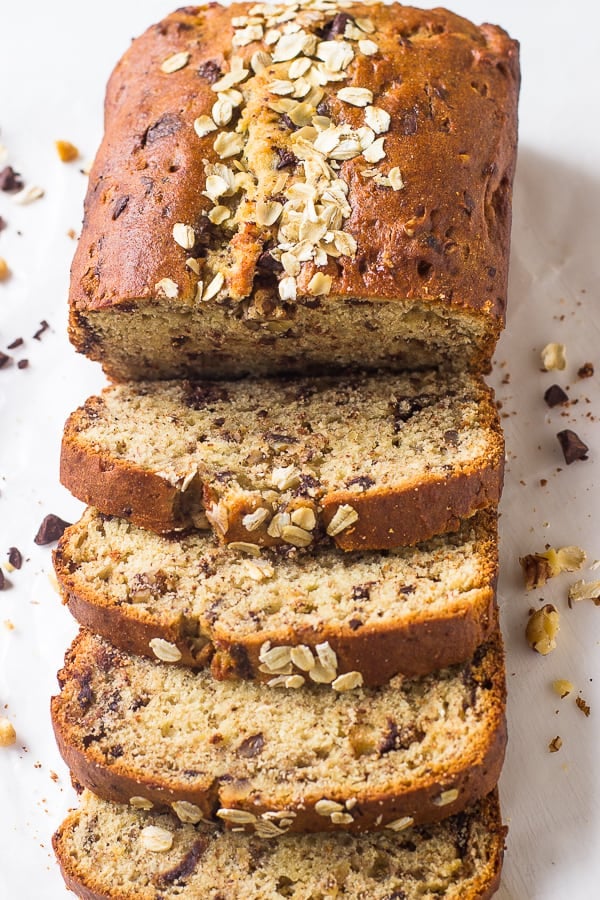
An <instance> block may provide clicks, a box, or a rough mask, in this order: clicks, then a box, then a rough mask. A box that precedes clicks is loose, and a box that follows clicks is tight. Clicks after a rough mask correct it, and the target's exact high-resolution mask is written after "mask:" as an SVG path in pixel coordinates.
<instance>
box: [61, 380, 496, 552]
mask: <svg viewBox="0 0 600 900" xmlns="http://www.w3.org/2000/svg"><path fill="white" fill-rule="evenodd" d="M503 466H504V443H503V436H502V432H501V429H500V424H499V421H498V414H497V411H496V408H495V405H494V402H493V394H492V392H491V390H490V389H489V388H488V387H487V386H486V385H485V384H484V383H483V381H482V380H481V378H479V377H478V376H472V375H466V374H464V373H463V374H457V375H452V376H448V377H444V376H443V375H439V374H437V373H435V372H432V371H429V372H424V373H423V372H419V373H413V374H412V375H410V374H408V375H407V374H397V375H372V376H365V375H355V376H351V377H349V376H343V377H337V378H319V379H314V378H313V379H310V378H309V379H294V380H284V379H274V380H265V381H261V380H252V379H250V380H246V381H235V382H218V383H216V382H202V383H195V382H143V383H141V384H137V385H136V384H129V385H122V386H113V387H111V388H108V389H107V390H106V391H104V393H103V394H101V395H100V396H98V397H92V398H91V399H89V400H88V401H87V402H86V404H85V405H84V406H83V407H81V408H80V409H79V410H77V411H76V412H75V413H73V415H71V417H70V418H69V420H68V421H67V424H66V427H65V433H64V440H63V447H62V458H61V479H62V482H63V484H64V485H65V486H66V487H68V488H69V489H70V490H71V491H72V492H73V493H74V494H75V496H76V497H78V498H79V499H80V500H84V501H85V502H86V503H89V504H90V505H91V506H95V507H97V508H98V509H99V510H101V511H102V512H104V513H107V514H109V515H117V516H121V517H124V518H128V519H131V521H133V522H134V523H136V524H138V525H141V526H142V527H144V528H150V529H152V530H154V531H158V532H168V531H171V530H173V529H179V528H185V527H189V526H190V525H196V526H198V527H200V528H206V527H207V524H208V523H207V521H206V518H205V514H206V516H208V519H209V520H210V523H211V525H212V526H213V528H214V530H215V532H216V533H217V535H218V536H219V537H220V538H221V539H222V540H224V541H226V542H228V543H230V542H242V543H244V544H247V545H248V547H247V549H248V550H249V552H252V550H253V549H254V551H257V550H258V546H257V545H274V544H282V543H284V544H285V543H287V544H288V545H292V546H308V545H310V544H312V543H313V541H315V540H317V539H319V538H320V537H322V536H325V537H328V536H331V537H333V539H334V541H335V542H336V544H337V545H338V546H340V547H342V548H343V549H344V550H355V549H359V550H360V549H384V548H387V547H397V546H406V545H410V544H415V543H417V542H418V541H424V540H428V539H429V538H430V537H432V536H433V535H436V534H440V533H442V532H446V531H452V530H455V529H456V528H458V525H459V521H460V519H461V518H463V517H468V516H471V515H472V514H473V513H475V512H476V511H477V510H478V509H484V508H487V507H491V506H495V505H496V504H497V502H498V499H499V496H500V491H501V487H502V475H503Z"/></svg>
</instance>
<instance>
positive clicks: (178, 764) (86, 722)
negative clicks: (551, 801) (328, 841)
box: [52, 632, 506, 832]
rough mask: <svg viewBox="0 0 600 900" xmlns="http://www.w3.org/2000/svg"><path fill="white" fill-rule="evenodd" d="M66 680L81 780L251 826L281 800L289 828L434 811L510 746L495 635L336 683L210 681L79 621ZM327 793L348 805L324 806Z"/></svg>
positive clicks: (68, 729) (486, 779) (61, 730)
mask: <svg viewBox="0 0 600 900" xmlns="http://www.w3.org/2000/svg"><path fill="white" fill-rule="evenodd" d="M59 680H60V684H61V693H60V695H59V696H57V697H55V698H54V699H53V703H52V712H53V723H54V728H55V733H56V736H57V740H58V744H59V748H60V750H61V753H62V754H63V757H64V759H65V761H66V762H67V764H68V765H69V766H70V768H71V769H72V771H73V774H74V776H75V778H76V779H77V781H78V782H79V783H80V784H82V785H84V786H86V787H89V788H91V789H92V790H94V791H95V792H96V793H97V794H98V795H100V796H103V797H105V798H106V799H112V800H117V801H120V802H127V801H129V799H130V798H131V797H144V798H145V799H147V800H150V801H152V802H153V803H155V804H158V806H161V807H164V806H165V805H171V804H172V803H174V802H179V801H186V802H188V803H192V804H194V805H195V806H197V807H198V808H199V809H200V811H201V813H202V816H203V817H204V818H207V819H210V818H215V816H216V817H217V818H218V819H222V818H226V819H229V820H231V815H232V814H231V813H221V815H219V814H218V811H219V810H235V811H236V813H235V814H234V816H235V817H237V823H236V824H237V825H238V826H239V827H244V828H245V829H246V830H250V831H252V829H253V827H254V825H255V823H256V822H258V821H259V820H262V814H263V813H266V812H278V813H284V812H285V816H284V818H286V819H289V825H288V826H286V828H287V829H288V830H290V831H324V830H329V829H338V828H344V829H349V830H351V831H357V832H358V831H368V830H371V829H374V828H380V829H383V828H385V827H386V826H387V825H388V823H390V822H395V821H396V820H398V819H400V818H402V817H404V816H410V817H411V818H413V819H414V821H415V822H416V823H420V822H421V823H423V822H434V821H438V820H440V819H441V818H444V817H445V816H447V815H451V814H453V813H455V812H458V811H460V810H461V809H464V808H465V807H466V806H467V805H469V804H470V803H472V802H474V801H475V800H476V799H478V798H480V797H481V796H483V795H484V794H486V793H487V792H489V791H490V790H491V789H492V788H493V786H494V785H495V783H496V780H497V778H498V775H499V772H500V767H501V764H502V758H503V754H504V746H505V739H506V734H505V722H504V706H505V686H504V665H503V655H502V648H501V643H500V638H499V636H497V637H496V638H495V639H494V640H493V641H492V642H490V643H488V644H487V645H484V646H483V647H482V648H480V649H479V650H478V651H476V653H475V655H474V657H473V659H472V660H471V661H470V662H468V663H466V664H463V665H460V666H456V667H452V668H447V669H442V670H440V671H439V672H436V673H435V674H434V675H430V676H424V677H422V678H419V679H402V678H397V679H395V680H394V681H392V682H391V683H390V684H389V685H386V686H383V687H380V688H365V687H363V688H357V689H356V690H353V691H346V692H342V693H337V692H335V691H331V690H328V689H325V690H324V689H322V688H321V686H319V685H314V686H313V685H311V686H309V685H308V683H307V684H306V685H305V686H304V687H302V688H301V689H299V690H295V691H294V690H291V691H281V692H280V691H273V690H268V689H266V688H265V687H264V686H263V685H256V684H253V683H251V682H227V681H215V680H214V679H213V678H211V676H210V675H209V674H208V673H205V672H192V671H190V670H189V669H184V668H181V667H174V666H169V665H162V664H160V663H157V662H152V661H151V660H148V659H143V658H141V657H135V656H130V655H128V654H125V653H123V652H122V651H119V650H116V649H114V648H113V647H111V646H110V645H109V644H108V643H106V642H105V641H104V640H102V639H101V638H98V637H95V636H93V635H91V634H89V633H86V632H83V633H82V634H81V635H80V637H79V638H78V639H77V640H76V641H75V643H74V644H73V646H72V648H71V650H70V652H69V654H68V656H67V659H66V664H65V668H64V669H63V670H62V672H61V673H60V675H59ZM259 736H260V738H259ZM324 800H326V801H328V802H333V803H337V804H340V805H341V809H338V808H337V807H336V808H333V807H332V806H331V805H329V806H328V807H327V812H328V815H327V816H323V815H320V814H319V811H318V810H317V804H320V803H321V802H322V801H324ZM348 800H352V801H356V802H355V803H352V805H351V808H350V809H348V807H347V806H346V801H348ZM319 808H320V809H321V810H322V803H321V806H320V807H319ZM338 812H339V813H341V814H342V815H343V819H341V818H339V816H336V817H335V818H333V817H332V816H333V813H338ZM292 813H294V814H295V815H291V814H292ZM350 817H351V821H350ZM242 819H244V821H242ZM280 825H281V823H280ZM284 830H285V828H284Z"/></svg>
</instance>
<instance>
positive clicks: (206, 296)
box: [202, 272, 225, 302]
mask: <svg viewBox="0 0 600 900" xmlns="http://www.w3.org/2000/svg"><path fill="white" fill-rule="evenodd" d="M224 283H225V276H224V275H223V273H222V272H217V274H216V275H215V277H214V278H213V279H212V281H210V282H209V283H208V285H207V286H206V289H205V291H204V293H203V295H202V300H203V301H205V302H206V301H207V300H212V298H213V297H216V296H217V294H218V293H219V291H220V290H221V288H222V287H223V284H224Z"/></svg>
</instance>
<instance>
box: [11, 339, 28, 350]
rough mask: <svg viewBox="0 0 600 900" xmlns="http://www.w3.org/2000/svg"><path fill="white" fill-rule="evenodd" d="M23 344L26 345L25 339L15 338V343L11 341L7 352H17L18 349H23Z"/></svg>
mask: <svg viewBox="0 0 600 900" xmlns="http://www.w3.org/2000/svg"><path fill="white" fill-rule="evenodd" d="M23 343H24V341H23V338H21V337H18V338H15V339H14V341H11V343H10V344H8V346H7V350H16V348H17V347H21V346H22V344H23Z"/></svg>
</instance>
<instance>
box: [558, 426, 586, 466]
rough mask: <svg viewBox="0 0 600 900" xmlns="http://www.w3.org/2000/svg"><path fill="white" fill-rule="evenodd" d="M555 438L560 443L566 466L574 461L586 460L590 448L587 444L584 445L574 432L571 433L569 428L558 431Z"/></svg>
mask: <svg viewBox="0 0 600 900" xmlns="http://www.w3.org/2000/svg"><path fill="white" fill-rule="evenodd" d="M556 437H557V438H558V440H559V441H560V446H561V447H562V452H563V456H564V458H565V462H566V464H567V465H568V466H570V465H571V463H572V462H576V460H579V459H582V460H585V459H587V458H588V456H587V455H588V452H589V449H590V448H589V447H588V446H587V444H584V443H583V441H582V440H581V438H580V437H579V435H578V434H576V433H575V432H574V431H571V430H570V428H565V430H564V431H559V432H558V434H557V435H556Z"/></svg>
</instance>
